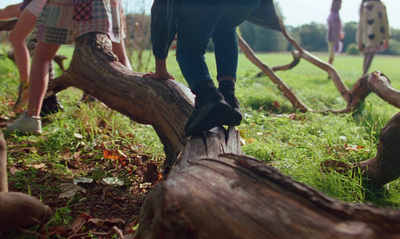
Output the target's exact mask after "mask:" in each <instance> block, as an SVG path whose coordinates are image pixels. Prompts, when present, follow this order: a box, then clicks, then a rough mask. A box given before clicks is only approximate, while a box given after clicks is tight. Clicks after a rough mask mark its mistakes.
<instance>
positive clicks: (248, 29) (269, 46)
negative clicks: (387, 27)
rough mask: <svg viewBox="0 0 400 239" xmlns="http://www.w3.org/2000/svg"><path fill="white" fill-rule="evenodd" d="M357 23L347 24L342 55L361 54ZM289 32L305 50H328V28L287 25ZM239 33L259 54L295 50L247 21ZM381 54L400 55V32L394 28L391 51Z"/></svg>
mask: <svg viewBox="0 0 400 239" xmlns="http://www.w3.org/2000/svg"><path fill="white" fill-rule="evenodd" d="M357 26H358V23H357V22H348V23H346V24H344V26H343V31H344V33H345V38H344V39H343V52H347V53H349V54H358V53H359V52H358V49H357V45H356V32H357ZM286 30H287V31H288V32H289V34H290V35H291V36H292V37H294V39H296V41H297V42H298V43H299V44H300V45H301V46H302V47H303V48H304V49H306V50H308V51H311V52H313V51H314V52H315V51H320V52H326V51H328V45H327V43H326V34H327V25H326V24H320V23H315V22H313V23H310V24H305V25H301V26H299V27H291V26H287V27H286ZM240 32H241V34H242V36H243V38H244V39H245V40H246V41H247V42H248V43H249V45H250V46H251V47H252V48H253V49H254V50H255V51H259V52H282V51H289V50H292V48H291V46H290V45H289V43H288V42H287V41H286V39H285V38H284V37H283V35H282V34H281V33H280V32H278V31H274V30H270V29H265V28H262V27H259V26H256V25H254V24H251V23H248V22H245V23H243V24H242V25H241V26H240ZM381 54H387V55H400V30H399V29H393V28H392V29H391V38H390V41H389V48H388V49H387V50H385V51H384V52H382V53H381Z"/></svg>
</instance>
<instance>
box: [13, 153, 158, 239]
mask: <svg viewBox="0 0 400 239" xmlns="http://www.w3.org/2000/svg"><path fill="white" fill-rule="evenodd" d="M74 163H77V162H67V165H68V166H70V168H74V166H73V164H74ZM92 166H93V165H90V164H89V165H87V164H79V165H75V167H77V169H76V170H78V169H79V170H80V172H82V170H87V175H88V177H85V178H86V179H87V178H93V176H94V173H93V171H91V170H92ZM35 167H36V168H39V169H35ZM35 167H33V168H32V167H29V168H28V167H27V166H18V165H14V166H12V167H11V168H10V169H9V171H10V173H11V176H10V177H9V190H10V191H25V189H26V187H27V186H28V185H26V182H25V181H24V179H28V181H29V179H30V178H33V181H32V180H30V183H29V186H28V191H29V192H30V193H31V195H32V196H35V197H38V198H40V199H41V200H42V202H43V203H45V204H46V205H48V206H50V207H51V209H52V212H53V217H52V218H51V219H50V221H49V222H47V223H46V224H45V225H41V226H40V227H34V228H30V229H27V230H23V231H21V230H17V231H14V232H10V234H9V235H8V236H7V238H122V237H123V236H125V238H126V236H127V235H130V236H132V235H133V234H134V232H135V226H136V225H137V223H138V216H139V212H140V207H141V205H142V202H143V200H144V197H145V195H146V193H147V192H148V190H149V189H151V188H152V187H153V186H154V184H155V183H157V182H160V181H162V176H161V174H160V173H159V167H158V164H157V163H156V162H153V161H148V162H143V163H141V164H140V165H131V164H127V165H118V166H115V165H110V168H113V170H112V175H124V176H125V177H126V178H129V180H127V182H124V184H123V185H120V184H119V185H117V184H111V185H107V184H105V183H104V181H102V180H101V179H98V180H97V181H93V182H90V183H89V182H86V183H76V182H75V181H74V179H73V178H72V177H70V176H66V175H57V174H54V173H52V172H51V171H49V170H45V169H44V168H45V166H44V165H39V166H38V165H36V166H35ZM109 174H110V173H109ZM115 178H116V177H115ZM62 185H67V186H69V187H70V188H73V189H72V191H74V190H75V191H76V192H73V193H70V192H71V190H66V189H63V188H62ZM76 188H78V189H77V190H76ZM128 238H130V237H128Z"/></svg>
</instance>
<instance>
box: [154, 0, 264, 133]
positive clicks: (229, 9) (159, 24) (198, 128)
mask: <svg viewBox="0 0 400 239" xmlns="http://www.w3.org/2000/svg"><path fill="white" fill-rule="evenodd" d="M260 4H261V0H229V1H227V0H181V1H167V0H155V1H154V3H153V8H152V21H151V31H152V33H151V36H152V43H153V52H154V56H155V57H156V72H155V73H153V74H150V75H149V77H158V78H170V74H169V73H168V71H167V70H166V64H165V60H166V57H167V54H168V48H169V46H170V44H171V41H172V40H173V39H174V36H175V32H174V31H175V30H176V33H177V60H178V63H179V66H180V69H181V71H182V74H183V76H184V77H185V79H186V81H187V83H188V84H189V87H190V89H191V91H192V92H193V94H194V95H195V96H196V98H195V106H194V110H193V112H192V114H191V116H190V117H189V120H188V122H187V123H186V126H185V133H186V135H195V134H199V133H202V132H204V131H207V130H209V129H211V128H213V127H215V126H219V125H239V124H240V122H241V120H242V115H241V112H240V109H239V102H238V100H237V99H236V97H235V83H236V71H237V63H238V42H237V35H236V27H237V26H238V25H239V24H241V23H242V22H243V21H244V20H246V19H247V18H248V17H249V16H250V15H251V14H252V13H253V12H254V11H255V10H256V9H257V8H259V7H260ZM210 38H212V40H213V42H214V49H215V58H216V63H217V73H218V74H217V81H218V83H219V85H218V89H217V88H216V86H215V85H214V82H213V80H212V78H211V77H210V74H209V72H208V68H207V65H206V62H205V59H204V54H205V52H206V48H207V45H208V42H209V40H210Z"/></svg>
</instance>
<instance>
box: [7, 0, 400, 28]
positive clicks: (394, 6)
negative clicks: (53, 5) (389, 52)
mask: <svg viewBox="0 0 400 239" xmlns="http://www.w3.org/2000/svg"><path fill="white" fill-rule="evenodd" d="M122 1H123V2H124V6H125V7H126V8H127V9H126V10H127V11H128V10H130V9H134V8H135V7H136V6H138V5H139V4H137V3H142V4H144V6H145V8H146V9H147V10H148V9H149V8H150V6H151V4H152V2H153V1H152V0H122ZM18 2H21V0H8V1H1V2H0V8H4V7H5V6H6V5H8V4H13V3H18ZM274 2H276V3H278V4H279V6H280V8H281V10H282V14H283V16H284V18H285V25H291V26H299V25H303V24H308V23H311V22H316V23H322V24H325V23H326V19H327V17H328V14H329V9H330V5H331V2H332V1H331V0H274ZM383 2H384V3H385V4H386V7H387V11H388V15H389V24H390V26H391V27H393V28H398V29H400V14H399V11H400V0H383ZM360 3H361V0H343V5H342V10H341V11H340V17H341V19H342V22H343V23H346V22H349V21H358V17H359V15H358V9H359V6H360ZM140 10H141V11H143V8H142V7H140Z"/></svg>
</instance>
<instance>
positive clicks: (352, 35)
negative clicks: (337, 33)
mask: <svg viewBox="0 0 400 239" xmlns="http://www.w3.org/2000/svg"><path fill="white" fill-rule="evenodd" d="M357 28H358V23H357V22H347V23H346V24H344V26H343V32H344V38H343V39H342V42H343V50H345V51H346V52H347V50H348V47H349V46H350V45H352V44H353V43H356V33H357Z"/></svg>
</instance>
